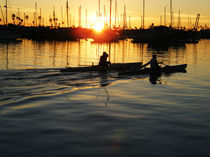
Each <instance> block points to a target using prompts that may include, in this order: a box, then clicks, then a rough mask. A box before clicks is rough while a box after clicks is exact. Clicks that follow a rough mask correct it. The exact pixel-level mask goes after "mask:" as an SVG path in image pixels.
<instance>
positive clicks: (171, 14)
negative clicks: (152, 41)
mask: <svg viewBox="0 0 210 157" xmlns="http://www.w3.org/2000/svg"><path fill="white" fill-rule="evenodd" d="M172 9H173V8H172V0H170V16H171V27H172V26H173V11H172Z"/></svg>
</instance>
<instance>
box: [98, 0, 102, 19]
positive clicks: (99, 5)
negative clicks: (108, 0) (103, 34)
mask: <svg viewBox="0 0 210 157" xmlns="http://www.w3.org/2000/svg"><path fill="white" fill-rule="evenodd" d="M100 16H101V1H100V0H98V21H100Z"/></svg>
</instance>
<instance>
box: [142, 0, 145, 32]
mask: <svg viewBox="0 0 210 157" xmlns="http://www.w3.org/2000/svg"><path fill="white" fill-rule="evenodd" d="M144 19H145V0H143V21H142V24H143V29H144Z"/></svg>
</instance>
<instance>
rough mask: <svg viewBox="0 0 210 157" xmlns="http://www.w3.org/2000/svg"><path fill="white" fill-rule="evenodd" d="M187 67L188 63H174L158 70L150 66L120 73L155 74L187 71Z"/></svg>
mask: <svg viewBox="0 0 210 157" xmlns="http://www.w3.org/2000/svg"><path fill="white" fill-rule="evenodd" d="M186 68H187V64H181V65H174V66H169V65H167V66H165V67H163V68H161V69H160V71H158V72H154V71H152V70H151V69H150V68H144V69H135V70H130V71H125V72H120V73H119V75H143V74H153V75H155V74H156V73H157V74H159V73H166V74H168V73H174V72H185V71H186Z"/></svg>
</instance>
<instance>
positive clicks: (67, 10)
mask: <svg viewBox="0 0 210 157" xmlns="http://www.w3.org/2000/svg"><path fill="white" fill-rule="evenodd" d="M66 14H67V16H66V17H67V27H69V2H68V0H67V1H66Z"/></svg>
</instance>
